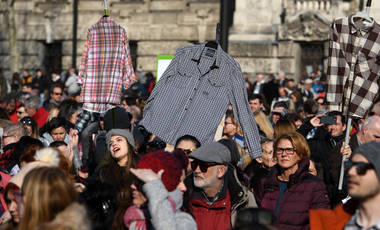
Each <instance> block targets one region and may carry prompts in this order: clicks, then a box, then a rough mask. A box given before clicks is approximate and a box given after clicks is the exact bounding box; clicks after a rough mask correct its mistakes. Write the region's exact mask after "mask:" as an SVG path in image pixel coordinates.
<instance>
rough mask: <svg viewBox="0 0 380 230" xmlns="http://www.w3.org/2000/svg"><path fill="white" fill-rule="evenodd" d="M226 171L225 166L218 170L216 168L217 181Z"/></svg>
mask: <svg viewBox="0 0 380 230" xmlns="http://www.w3.org/2000/svg"><path fill="white" fill-rule="evenodd" d="M226 170H227V168H226V166H225V165H221V166H219V168H218V178H219V179H220V178H222V177H223V176H224V174H225V173H226Z"/></svg>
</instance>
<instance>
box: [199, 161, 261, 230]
mask: <svg viewBox="0 0 380 230" xmlns="http://www.w3.org/2000/svg"><path fill="white" fill-rule="evenodd" d="M191 206H192V212H193V215H194V219H195V222H196V223H197V227H198V230H213V229H217V230H228V229H231V227H234V222H235V219H236V212H237V211H238V210H242V209H246V208H249V207H257V205H256V202H255V198H254V197H253V195H252V193H251V192H250V191H248V189H247V188H246V187H243V186H242V185H241V184H240V182H239V181H238V178H237V174H236V169H235V168H234V167H233V166H232V165H229V166H228V171H227V173H226V175H225V177H224V185H223V188H222V191H221V193H220V196H219V199H218V200H217V201H215V202H214V203H213V204H212V205H211V206H209V205H208V204H207V203H206V202H205V199H204V197H203V195H202V194H201V192H200V190H199V189H198V188H196V187H194V190H193V193H192V200H191Z"/></svg>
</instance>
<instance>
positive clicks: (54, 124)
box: [49, 117, 66, 134]
mask: <svg viewBox="0 0 380 230" xmlns="http://www.w3.org/2000/svg"><path fill="white" fill-rule="evenodd" d="M65 126H66V119H65V118H63V117H53V118H52V119H51V120H50V121H49V133H50V134H51V132H52V131H53V129H56V128H59V127H63V128H65Z"/></svg>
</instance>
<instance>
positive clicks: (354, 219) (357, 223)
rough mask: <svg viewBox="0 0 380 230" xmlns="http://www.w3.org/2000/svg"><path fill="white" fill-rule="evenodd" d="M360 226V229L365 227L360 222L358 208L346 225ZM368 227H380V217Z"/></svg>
mask: <svg viewBox="0 0 380 230" xmlns="http://www.w3.org/2000/svg"><path fill="white" fill-rule="evenodd" d="M353 225H354V226H358V227H359V229H362V228H363V225H362V223H361V222H360V209H356V212H355V214H354V215H353V216H352V217H351V219H350V220H349V221H348V222H347V224H346V226H353ZM368 229H380V219H379V220H377V221H376V222H375V223H373V224H372V225H371V226H370V227H369V228H368Z"/></svg>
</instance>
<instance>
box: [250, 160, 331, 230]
mask: <svg viewBox="0 0 380 230" xmlns="http://www.w3.org/2000/svg"><path fill="white" fill-rule="evenodd" d="M279 170H280V166H279V165H278V164H276V165H275V166H274V167H272V169H271V170H270V171H269V174H268V175H267V177H266V178H263V179H262V180H261V186H259V188H258V191H257V193H255V198H256V202H257V204H258V205H259V206H260V207H262V208H265V209H269V210H271V211H272V212H273V214H274V213H275V212H276V207H277V203H278V200H279V196H280V183H279V180H278V179H277V176H278V175H279ZM320 208H322V209H330V205H329V199H328V196H327V192H326V189H325V185H324V183H323V182H322V181H321V180H320V179H319V178H317V177H316V176H313V175H311V174H310V173H309V158H306V159H305V160H304V161H303V162H302V163H301V165H300V166H299V168H298V169H297V171H296V172H295V173H294V174H291V175H290V177H289V183H288V188H287V189H286V190H285V192H284V194H283V196H282V199H281V203H280V205H279V209H278V212H277V220H276V223H275V226H276V227H278V229H280V230H287V229H289V230H298V229H310V224H309V209H320Z"/></svg>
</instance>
